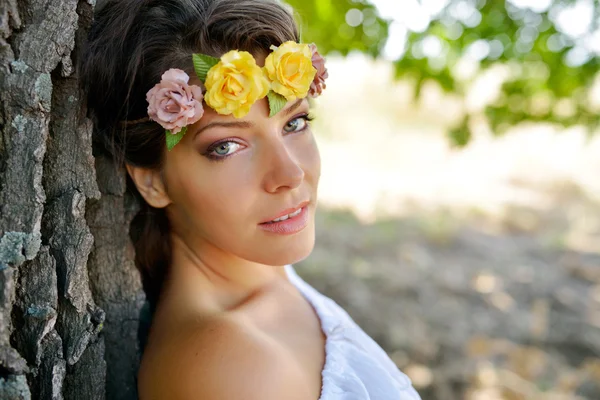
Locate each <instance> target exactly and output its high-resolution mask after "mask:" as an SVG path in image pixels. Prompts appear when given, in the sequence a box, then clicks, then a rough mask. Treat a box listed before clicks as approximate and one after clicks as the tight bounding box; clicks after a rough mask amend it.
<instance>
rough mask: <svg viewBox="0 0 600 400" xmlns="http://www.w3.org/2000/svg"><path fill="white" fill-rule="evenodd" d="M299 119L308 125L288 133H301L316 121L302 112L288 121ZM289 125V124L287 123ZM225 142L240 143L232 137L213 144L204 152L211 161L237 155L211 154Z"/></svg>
mask: <svg viewBox="0 0 600 400" xmlns="http://www.w3.org/2000/svg"><path fill="white" fill-rule="evenodd" d="M297 119H303V120H305V121H306V127H305V128H304V129H302V130H299V131H294V132H289V133H288V134H294V133H300V132H304V131H305V130H306V129H308V128H309V127H310V122H311V121H314V119H315V117H314V116H312V115H310V114H302V115H298V116H297V117H294V118H292V119H291V120H289V121H288V124H289V123H290V122H292V121H294V120H297ZM286 125H287V124H286ZM224 143H236V144H240V143H238V142H237V141H235V140H231V139H225V140H222V141H220V142H217V143H214V144H212V145H211V146H210V147H209V148H208V149H206V152H205V153H204V156H205V157H206V158H208V159H209V160H211V161H225V159H227V158H229V157H231V156H233V155H235V154H236V153H232V154H229V155H227V156H215V155H214V154H211V153H212V152H213V151H215V149H216V148H217V147H219V146H220V145H222V144H224Z"/></svg>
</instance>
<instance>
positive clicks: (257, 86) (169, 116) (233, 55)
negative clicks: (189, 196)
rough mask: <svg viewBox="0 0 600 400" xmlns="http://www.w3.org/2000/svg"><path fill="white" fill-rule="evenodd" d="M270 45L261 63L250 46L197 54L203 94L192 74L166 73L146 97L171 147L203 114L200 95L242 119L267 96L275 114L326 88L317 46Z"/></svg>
mask: <svg viewBox="0 0 600 400" xmlns="http://www.w3.org/2000/svg"><path fill="white" fill-rule="evenodd" d="M271 50H273V52H272V53H271V54H269V56H268V57H267V58H266V60H265V66H264V67H263V68H260V67H259V66H258V65H257V64H256V60H255V59H254V57H253V56H252V54H250V53H248V52H246V51H238V50H232V51H230V52H228V53H226V54H225V55H223V56H222V57H221V59H217V58H214V57H210V56H207V55H204V54H193V55H192V57H193V62H194V70H195V72H196V75H197V76H198V78H199V79H200V80H201V81H202V83H203V84H204V86H205V87H206V93H204V94H203V92H202V88H200V87H199V86H196V85H188V82H189V79H190V77H189V76H188V75H187V74H186V73H185V72H183V71H182V70H180V69H175V68H171V69H169V70H168V71H167V72H165V73H164V74H163V75H162V80H161V81H160V83H158V84H156V85H155V86H154V87H153V88H152V89H150V91H148V93H147V94H146V100H147V101H148V104H149V105H148V116H149V117H150V119H151V120H152V121H155V122H157V123H159V124H160V125H161V126H162V127H163V128H165V129H166V140H167V149H168V150H169V151H170V150H171V149H173V147H175V145H176V144H177V143H179V141H180V140H181V139H182V138H183V136H184V135H185V133H186V132H187V126H188V125H191V124H193V123H195V122H197V121H198V120H200V118H202V116H203V115H204V108H203V106H202V100H204V101H205V102H206V104H207V105H208V106H209V107H211V108H212V109H214V110H215V111H216V112H217V113H219V114H221V115H231V114H233V116H234V117H235V118H242V117H244V116H245V115H246V114H248V113H249V112H250V108H251V107H252V105H253V104H254V103H255V102H256V101H258V100H260V99H262V98H264V97H265V96H266V97H267V98H268V100H269V109H270V115H269V116H271V117H272V116H273V115H275V114H277V113H278V112H279V111H281V109H282V108H283V107H285V105H286V104H287V102H288V101H294V100H296V99H303V98H305V97H306V96H311V97H313V98H314V97H317V96H319V95H320V94H321V93H322V92H323V89H325V86H326V85H325V79H327V77H328V73H327V68H325V60H324V59H323V57H322V56H321V55H320V54H319V52H318V51H317V46H316V45H314V44H299V43H295V42H292V41H289V42H285V43H283V44H282V45H281V46H279V47H276V46H271Z"/></svg>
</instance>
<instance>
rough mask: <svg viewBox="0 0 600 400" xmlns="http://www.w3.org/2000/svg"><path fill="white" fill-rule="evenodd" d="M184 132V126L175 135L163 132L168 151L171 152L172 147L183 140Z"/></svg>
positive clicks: (185, 128) (185, 130) (185, 129)
mask: <svg viewBox="0 0 600 400" xmlns="http://www.w3.org/2000/svg"><path fill="white" fill-rule="evenodd" d="M186 132H187V127H186V126H184V127H183V128H181V130H180V131H179V133H177V134H173V133H172V132H171V131H169V130H167V131H165V135H166V140H167V149H168V150H169V151H171V150H173V147H175V146H176V145H177V143H179V142H180V141H181V139H183V136H184V135H185V134H186Z"/></svg>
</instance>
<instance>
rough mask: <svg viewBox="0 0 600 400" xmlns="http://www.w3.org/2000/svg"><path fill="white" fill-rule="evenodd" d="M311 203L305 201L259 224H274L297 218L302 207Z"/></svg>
mask: <svg viewBox="0 0 600 400" xmlns="http://www.w3.org/2000/svg"><path fill="white" fill-rule="evenodd" d="M309 203H310V202H309V201H305V202H302V203H300V205H298V206H297V207H294V208H288V209H286V210H283V211H281V212H280V213H279V214H277V215H276V216H274V217H272V218H269V219H268V220H266V221H263V222H261V223H260V224H259V225H264V224H274V223H278V222H283V221H287V220H288V219H293V218H296V217H298V216H299V215H300V214H301V213H302V209H304V208H306V207H307V206H308V204H309Z"/></svg>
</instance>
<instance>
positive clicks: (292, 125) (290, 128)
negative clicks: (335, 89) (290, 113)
mask: <svg viewBox="0 0 600 400" xmlns="http://www.w3.org/2000/svg"><path fill="white" fill-rule="evenodd" d="M311 120H312V118H310V117H309V116H308V115H301V116H299V117H297V118H294V119H293V120H291V121H290V122H288V123H287V124H286V125H285V126H284V127H283V130H284V131H286V132H287V133H292V132H300V131H303V130H305V129H306V128H307V127H308V125H309V124H308V122H309V121H311Z"/></svg>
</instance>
